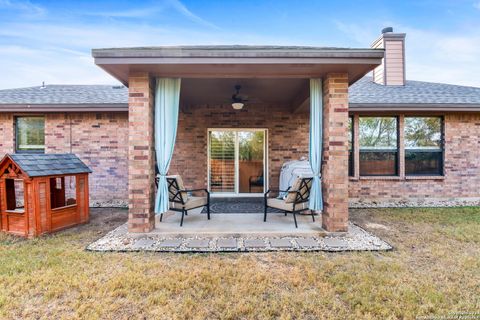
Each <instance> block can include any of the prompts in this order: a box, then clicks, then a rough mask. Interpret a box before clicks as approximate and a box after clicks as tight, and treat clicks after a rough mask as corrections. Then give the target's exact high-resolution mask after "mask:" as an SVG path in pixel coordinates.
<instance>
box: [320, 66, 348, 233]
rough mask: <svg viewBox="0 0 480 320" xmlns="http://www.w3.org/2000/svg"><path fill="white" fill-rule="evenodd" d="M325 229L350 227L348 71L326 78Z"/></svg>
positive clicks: (343, 229) (324, 145) (333, 229)
mask: <svg viewBox="0 0 480 320" xmlns="http://www.w3.org/2000/svg"><path fill="white" fill-rule="evenodd" d="M323 81H324V82H323V108H324V111H323V117H324V119H323V153H324V154H323V163H322V189H323V199H324V209H323V214H322V225H323V228H324V229H325V230H327V231H331V232H340V231H347V228H348V74H346V73H331V74H328V75H327V76H326V78H325V79H324V80H323Z"/></svg>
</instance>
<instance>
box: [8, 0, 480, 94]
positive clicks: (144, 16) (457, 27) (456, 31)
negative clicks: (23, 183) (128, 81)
mask: <svg viewBox="0 0 480 320" xmlns="http://www.w3.org/2000/svg"><path fill="white" fill-rule="evenodd" d="M386 26H391V27H393V28H394V31H395V32H402V33H403V32H404V33H406V34H407V37H406V70H407V79H408V80H421V81H432V82H443V83H452V84H460V85H468V86H478V87H480V0H451V1H449V0H445V1H441V0H438V1H432V0H417V1H400V0H396V1H358V0H357V1H321V0H317V1H310V0H296V1H294V0H291V1H287V0H272V1H270V0H267V1H261V0H256V1H255V0H254V1H250V0H235V1H230V0H218V1H214V0H212V1H205V0H203V1H199V0H198V1H195V0H156V1H140V0H137V1H123V0H114V1H101V0H96V1H87V0H77V1H67V0H64V1H40V0H39V1H34V0H30V1H27V0H18V1H15V0H0V89H5V88H18V87H28V86H38V85H41V83H42V82H43V81H44V82H45V83H46V84H117V83H118V82H117V81H116V80H115V79H114V78H113V77H111V76H110V75H108V74H107V73H106V72H104V71H102V70H101V69H100V68H99V67H97V66H96V65H95V64H94V62H93V58H92V56H91V49H92V48H111V47H136V46H158V45H202V44H205V45H213V44H252V45H261V44H264V45H311V46H330V47H353V48H368V47H369V46H370V45H371V43H372V42H373V40H375V39H376V38H377V37H378V36H379V35H380V31H381V29H382V28H384V27H386Z"/></svg>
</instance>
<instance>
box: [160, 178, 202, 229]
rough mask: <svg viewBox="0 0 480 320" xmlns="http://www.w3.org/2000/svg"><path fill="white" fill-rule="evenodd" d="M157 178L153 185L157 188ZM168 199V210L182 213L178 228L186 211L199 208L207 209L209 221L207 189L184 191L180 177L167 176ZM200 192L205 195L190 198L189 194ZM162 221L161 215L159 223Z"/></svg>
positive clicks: (186, 213)
mask: <svg viewBox="0 0 480 320" xmlns="http://www.w3.org/2000/svg"><path fill="white" fill-rule="evenodd" d="M158 180H159V178H158V177H157V178H155V184H156V186H157V188H158ZM167 183H168V199H169V203H170V204H169V208H170V210H172V211H177V212H181V213H182V218H181V220H180V227H181V226H183V217H184V216H187V215H188V211H189V210H192V209H196V208H200V207H207V218H208V220H210V192H208V190H207V189H185V187H184V186H183V180H182V177H181V176H179V175H174V176H168V177H167ZM198 191H202V192H204V193H205V196H203V197H195V196H191V195H189V194H188V193H189V192H198ZM162 219H163V213H162V214H161V215H160V222H161V221H162Z"/></svg>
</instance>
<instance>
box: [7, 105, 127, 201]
mask: <svg viewBox="0 0 480 320" xmlns="http://www.w3.org/2000/svg"><path fill="white" fill-rule="evenodd" d="M0 136H1V137H2V138H1V139H0V157H3V156H4V155H5V154H6V153H14V152H15V130H14V115H13V114H5V113H2V114H0ZM127 139H128V114H127V113H48V114H45V152H46V153H75V154H76V155H77V156H78V157H79V158H80V159H82V161H84V162H85V163H86V164H87V165H88V166H89V167H90V168H91V169H92V171H93V173H92V174H91V176H90V180H89V188H90V206H115V207H116V206H126V205H127V199H128V179H127V177H128V159H127V150H128V141H127Z"/></svg>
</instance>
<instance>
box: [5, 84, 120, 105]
mask: <svg viewBox="0 0 480 320" xmlns="http://www.w3.org/2000/svg"><path fill="white" fill-rule="evenodd" d="M117 103H121V104H126V103H128V89H127V88H126V87H124V86H121V85H118V86H112V85H46V86H44V87H41V86H38V87H29V88H18V89H5V90H0V104H52V105H55V104H117Z"/></svg>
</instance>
